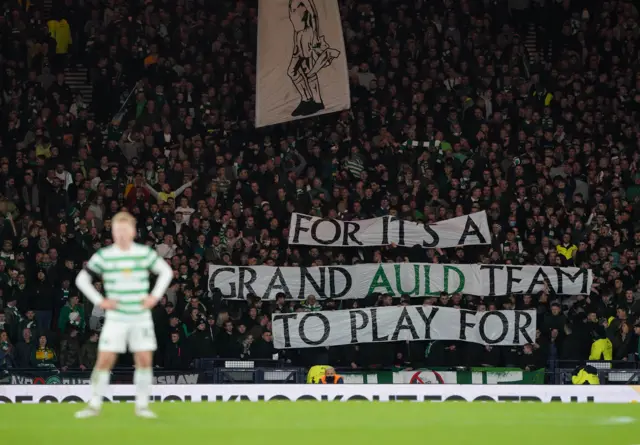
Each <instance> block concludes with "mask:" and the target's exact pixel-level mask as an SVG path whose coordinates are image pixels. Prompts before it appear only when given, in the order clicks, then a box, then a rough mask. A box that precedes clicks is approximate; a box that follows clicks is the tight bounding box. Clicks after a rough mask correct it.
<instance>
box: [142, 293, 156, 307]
mask: <svg viewBox="0 0 640 445" xmlns="http://www.w3.org/2000/svg"><path fill="white" fill-rule="evenodd" d="M156 304H158V299H157V298H156V297H154V296H152V295H148V296H147V298H145V299H144V301H143V302H142V306H143V307H144V308H145V309H153V308H154V307H155V306H156Z"/></svg>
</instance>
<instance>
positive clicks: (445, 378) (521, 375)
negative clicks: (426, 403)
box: [339, 368, 545, 385]
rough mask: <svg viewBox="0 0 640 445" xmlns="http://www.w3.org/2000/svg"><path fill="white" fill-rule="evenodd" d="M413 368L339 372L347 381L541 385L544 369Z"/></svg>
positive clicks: (367, 382) (357, 382)
mask: <svg viewBox="0 0 640 445" xmlns="http://www.w3.org/2000/svg"><path fill="white" fill-rule="evenodd" d="M449 369H450V368H446V369H438V368H434V369H416V370H412V371H403V370H398V371H373V372H372V371H366V372H351V371H345V372H342V371H340V372H339V374H340V375H341V376H342V377H343V379H344V382H345V383H346V384H369V385H371V384H377V385H381V384H395V385H401V384H412V385H416V384H418V385H443V384H457V385H497V384H501V385H504V384H519V385H542V384H544V375H545V370H544V369H539V370H537V371H523V370H522V369H519V368H471V369H470V370H464V371H450V370H449Z"/></svg>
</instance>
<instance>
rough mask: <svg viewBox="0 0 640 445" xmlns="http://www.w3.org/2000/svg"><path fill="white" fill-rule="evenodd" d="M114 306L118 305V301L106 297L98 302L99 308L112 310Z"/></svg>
mask: <svg viewBox="0 0 640 445" xmlns="http://www.w3.org/2000/svg"><path fill="white" fill-rule="evenodd" d="M116 307H118V302H117V301H115V300H109V299H108V298H105V299H104V300H102V301H101V302H100V308H101V309H104V310H105V311H112V310H114V309H115V308H116Z"/></svg>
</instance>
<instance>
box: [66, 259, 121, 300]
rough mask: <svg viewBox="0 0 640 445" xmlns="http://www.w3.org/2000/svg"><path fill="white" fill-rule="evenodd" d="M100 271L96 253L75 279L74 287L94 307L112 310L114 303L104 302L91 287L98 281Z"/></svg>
mask: <svg viewBox="0 0 640 445" xmlns="http://www.w3.org/2000/svg"><path fill="white" fill-rule="evenodd" d="M102 271H103V265H102V258H101V257H100V255H99V254H97V253H96V254H94V255H93V256H92V257H91V259H90V260H89V262H88V263H87V265H86V267H85V268H84V269H82V270H81V271H80V273H79V274H78V276H77V277H76V287H77V288H78V290H79V291H80V292H82V293H83V295H84V296H85V297H87V299H88V300H89V301H91V303H93V304H94V306H100V307H102V308H103V309H113V307H111V306H113V305H115V302H114V301H108V300H106V299H105V298H104V297H103V296H102V295H101V294H100V292H98V290H97V289H96V288H95V286H94V285H93V281H94V279H95V280H99V279H100V276H101V275H102Z"/></svg>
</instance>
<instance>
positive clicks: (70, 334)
mask: <svg viewBox="0 0 640 445" xmlns="http://www.w3.org/2000/svg"><path fill="white" fill-rule="evenodd" d="M80 363H81V362H80V338H79V333H78V328H77V327H75V326H70V327H69V328H68V329H67V334H66V336H65V338H63V339H62V341H61V342H60V368H61V369H62V370H63V371H66V370H67V369H68V368H78V367H80Z"/></svg>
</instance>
